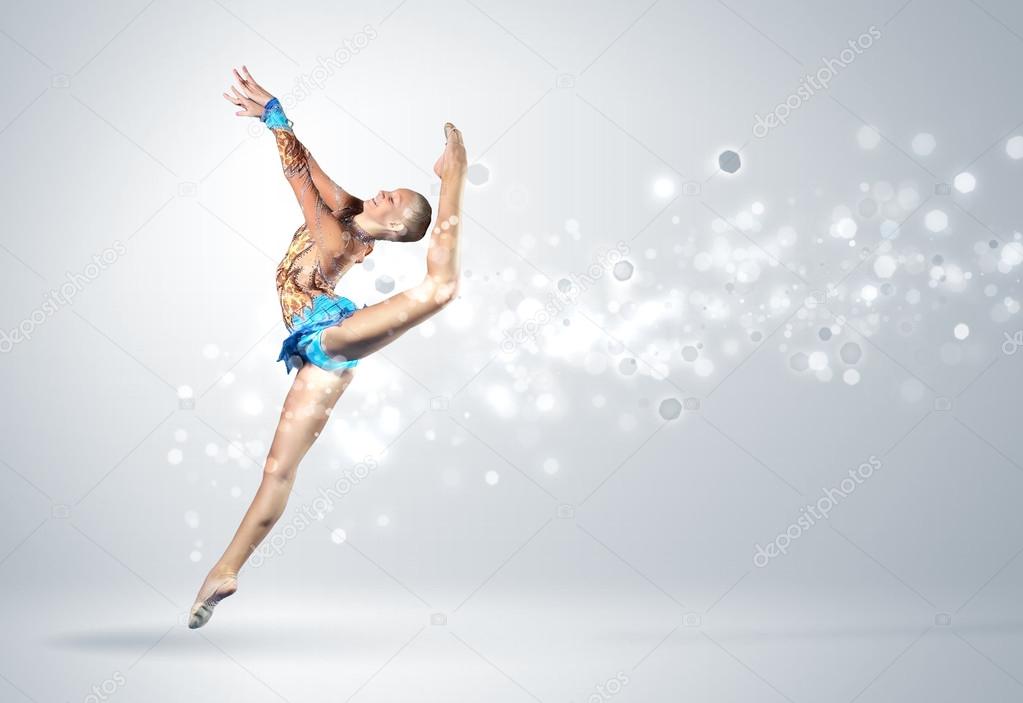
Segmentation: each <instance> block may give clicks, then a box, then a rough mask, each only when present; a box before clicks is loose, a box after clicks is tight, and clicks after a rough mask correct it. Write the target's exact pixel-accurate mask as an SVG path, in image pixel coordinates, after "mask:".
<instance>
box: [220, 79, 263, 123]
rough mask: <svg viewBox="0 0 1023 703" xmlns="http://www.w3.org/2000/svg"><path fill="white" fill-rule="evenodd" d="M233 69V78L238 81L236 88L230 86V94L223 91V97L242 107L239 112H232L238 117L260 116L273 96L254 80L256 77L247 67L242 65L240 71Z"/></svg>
mask: <svg viewBox="0 0 1023 703" xmlns="http://www.w3.org/2000/svg"><path fill="white" fill-rule="evenodd" d="M232 70H233V71H234V78H235V80H236V81H237V82H238V88H241V91H239V90H238V88H235V87H234V86H231V93H232V94H231V95H228V94H227V93H224V99H225V100H227V101H228V102H229V103H232V104H234V105H237V106H238V107H240V108H242V109H241V111H240V112H236V113H234V114H235V115H237V116H238V117H262V116H263V108H264V107H265V106H266V104H267V103H268V102H270V100H271V99H272V98H273V96H272V95H270V93H269V92H267V91H266V90H265V89H264V88H263V86H261V85H260V84H259V83H257V82H256V79H255V78H253V77H252V74H250V73H249V69H248V68H246V67H245V66H242V72H241V73H238V69H237V68H235V69H232Z"/></svg>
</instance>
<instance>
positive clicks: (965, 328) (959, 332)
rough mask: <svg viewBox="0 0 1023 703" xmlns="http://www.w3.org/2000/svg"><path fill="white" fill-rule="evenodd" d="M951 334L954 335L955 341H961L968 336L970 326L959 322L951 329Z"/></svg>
mask: <svg viewBox="0 0 1023 703" xmlns="http://www.w3.org/2000/svg"><path fill="white" fill-rule="evenodd" d="M952 334H954V335H955V338H956V339H959V340H963V339H966V338H967V337H969V336H970V326H969V325H967V324H966V323H965V322H960V323H959V324H958V325H956V326H955V327H954V328H953V329H952Z"/></svg>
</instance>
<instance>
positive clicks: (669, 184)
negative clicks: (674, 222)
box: [654, 178, 675, 198]
mask: <svg viewBox="0 0 1023 703" xmlns="http://www.w3.org/2000/svg"><path fill="white" fill-rule="evenodd" d="M674 194H675V182H674V181H673V180H671V179H670V178H658V179H657V180H656V181H654V195H656V196H657V197H658V198H670V197H671V196H673V195H674Z"/></svg>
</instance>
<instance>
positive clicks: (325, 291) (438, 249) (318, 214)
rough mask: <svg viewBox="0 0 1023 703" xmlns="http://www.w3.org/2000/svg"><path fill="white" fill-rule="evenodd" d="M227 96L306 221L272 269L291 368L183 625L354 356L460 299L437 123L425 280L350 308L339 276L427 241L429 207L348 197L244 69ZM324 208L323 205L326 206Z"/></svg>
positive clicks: (239, 557) (314, 426)
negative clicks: (232, 528)
mask: <svg viewBox="0 0 1023 703" xmlns="http://www.w3.org/2000/svg"><path fill="white" fill-rule="evenodd" d="M234 77H235V79H236V80H237V82H238V86H237V88H235V87H232V88H231V94H227V93H224V97H225V98H226V99H227V100H228V101H229V102H231V103H233V104H235V105H237V106H238V107H240V108H242V109H241V110H240V111H239V112H236V113H235V114H236V115H238V116H240V117H258V118H259V119H261V120H262V121H263V123H264V124H265V125H266V126H267V127H268V128H269V129H270V130H271V131H273V134H274V137H275V138H276V140H277V150H278V152H279V154H280V157H281V164H282V166H283V168H284V175H285V177H286V178H287V179H288V182H289V183H290V184H291V187H292V190H294V192H295V197H296V198H298V203H299V205H300V206H301V208H302V214H303V216H304V218H305V222H304V223H303V225H302V226H301V227H299V228H298V231H297V232H295V235H294V236H293V237H292V240H291V244H290V245H289V246H288V251H287V253H286V254H285V256H284V259H283V260H282V261H281V263H280V265H279V266H278V267H277V291H278V294H279V295H280V303H281V313H282V315H283V317H284V324H285V326H286V327H287V329H288V332H289V335H288V336H287V338H286V339H285V340H284V343H283V345H282V347H281V355H280V358H279V359H278V361H283V362H284V363H285V368H286V370H287V372H288V373H291V370H292V369H293V368H296V367H297V368H298V373H297V374H296V375H295V380H294V382H293V384H292V386H291V389H290V390H289V391H288V395H287V397H286V398H285V401H284V407H283V408H282V410H281V417H280V420H279V421H278V424H277V431H276V433H275V434H274V439H273V443H272V444H271V446H270V452H269V455H268V456H267V458H266V464H265V466H264V468H263V479H262V482H261V483H260V485H259V490H258V491H256V496H255V498H253V500H252V504H251V505H250V506H249V509H248V511H247V512H246V513H245V516H244V517H243V518H242V522H241V524H240V525H239V526H238V530H237V532H236V533H235V535H234V538H233V539H232V540H231V543H230V544H229V545H228V547H227V549H226V551H225V552H224V554H223V556H221V557H220V559H219V560H218V561H217V563H216V564H214V566H213V568H212V569H210V572H209V574H208V575H207V577H206V580H205V581H204V583H203V584H202V587H201V588H200V589H199V593H198V595H197V596H196V599H195V604H194V605H193V606H192V610H191V614H190V617H189V622H188V626H189V627H190V628H193V629H195V628H197V627H202V626H203V625H205V624H206V623H207V622H209V619H210V618H211V617H212V615H213V609H214V607H216V605H217V604H218V603H219V602H220V601H222V600H223V599H224V598H227V597H228V596H230V595H232V594H233V593H234V592H235V591H236V590H237V589H238V572H239V571H240V570H241V568H242V565H243V564H244V563H245V561H246V560H247V559H248V558H249V556H250V555H251V554H252V552H253V551H254V550H255V549H256V547H257V546H258V545H259V543H260V542H262V541H263V538H265V537H266V535H267V534H268V533H269V532H270V530H271V528H273V526H274V524H275V523H276V522H277V520H278V519H279V518H280V517H281V515H282V514H283V512H284V508H285V506H286V504H287V502H288V495H289V494H290V493H291V487H292V485H293V484H294V481H295V472H296V470H297V469H298V464H299V462H300V461H301V460H302V457H303V456H305V454H306V452H307V451H308V450H309V448H310V447H311V446H312V444H313V442H314V441H315V440H316V438H317V437H318V436H319V434H320V432H321V431H322V430H323V427H324V425H325V424H326V422H327V417H328V416H329V414H330V412H331V410H332V409H333V407H334V405H335V404H336V403H337V401H338V398H340V397H341V394H342V393H344V391H345V389H346V388H347V387H348V384H349V383H351V381H352V378H353V369H354V368H355V366H357V365H358V363H359V359H362V358H364V357H366V356H367V355H369V354H372V353H373V352H375V351H377V350H378V349H380V348H382V347H384V346H385V345H387V344H389V343H391V342H393V341H394V340H395V339H397V338H398V337H399V336H401V335H402V334H403V333H405V332H407V331H408V330H409V329H411V328H412V327H414V326H415V325H417V324H419V323H420V322H422V321H423V320H425V319H427V318H429V317H430V316H432V315H433V314H435V313H436V312H437V311H439V310H440V309H441V308H443V307H444V306H445V305H447V304H448V303H449V302H450V301H451V300H452V299H453V298H454V297H455V295H456V294H457V292H458V277H459V256H458V239H459V231H460V221H459V208H460V206H461V200H462V191H463V189H464V186H465V173H466V158H465V146H464V144H463V142H462V135H461V133H460V132H459V131H458V130H457V129H456V128H455V127H454V125H452V124H451V123H450V122H449V123H447V124H445V125H444V134H445V138H446V145H445V147H444V152H443V153H442V154H441V156H440V158H439V159H437V163H436V164H435V165H434V172H435V173H436V174H437V175H438V176H439V177H440V179H441V190H440V202H439V207H438V213H437V222H438V225H437V226H435V227H434V229H433V232H432V233H431V235H430V246H429V250H428V253H427V256H426V277H425V278H424V279H423V281H422V282H421V283H419V284H418V285H416V286H414V287H413V288H410V289H409V290H406V291H404V292H402V293H398V294H396V295H393V296H391V297H390V298H387V299H386V300H384V301H382V302H380V303H377V304H376V305H363V306H362V308H357V307H356V305H355V303H353V302H352V301H351V300H349V299H348V298H345V297H343V296H339V295H337V294H336V293H335V292H334V287H335V286H336V285H337V283H338V280H339V279H340V278H341V277H342V276H343V275H344V274H345V272H346V271H348V270H349V269H350V268H351V267H352V266H353V265H355V264H357V263H359V262H361V261H362V260H363V259H365V258H366V256H368V255H369V254H370V252H372V251H373V245H374V243H375V242H377V241H379V240H387V241H393V242H415V241H418V240H420V239H422V237H423V236H424V235H425V234H426V232H427V229H428V228H429V226H430V218H431V215H432V211H431V209H430V204H429V203H428V202H427V200H426V198H424V197H423V196H422V195H420V194H419V193H416V192H415V191H412V190H408V189H405V188H399V189H398V190H389V191H387V190H381V191H379V192H378V193H377V194H376V195H374V196H373V197H372V198H370V199H369V200H359V199H358V198H356V197H354V196H352V195H350V194H349V193H348V192H346V191H345V190H344V189H342V188H341V187H340V186H338V185H337V184H336V183H334V181H332V180H331V179H330V178H329V177H328V176H327V175H326V174H325V173H324V172H323V170H322V169H321V168H320V166H319V164H318V163H317V162H316V159H314V158H313V157H312V154H310V153H309V150H308V149H306V148H305V147H304V146H303V145H302V143H301V142H299V140H298V138H297V137H296V136H295V133H294V131H293V130H292V128H291V127H292V123H291V121H290V120H288V118H287V117H286V116H285V114H284V110H283V108H282V107H281V104H280V101H278V100H277V99H276V98H274V97H273V96H272V95H270V93H268V92H267V91H266V90H264V89H263V88H262V87H261V86H260V85H259V84H258V83H256V81H255V80H254V79H253V78H252V76H251V75H250V74H249V71H248V69H247V68H245V67H244V66H242V72H241V73H239V72H238V71H237V70H235V71H234ZM328 203H329V206H328Z"/></svg>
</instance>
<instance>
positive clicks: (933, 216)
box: [924, 210, 948, 232]
mask: <svg viewBox="0 0 1023 703" xmlns="http://www.w3.org/2000/svg"><path fill="white" fill-rule="evenodd" d="M924 227H926V228H927V229H929V230H930V231H931V232H944V231H945V230H946V229H948V215H946V214H945V212H944V211H942V210H931V211H929V212H928V213H927V214H926V215H925V216H924Z"/></svg>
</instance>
